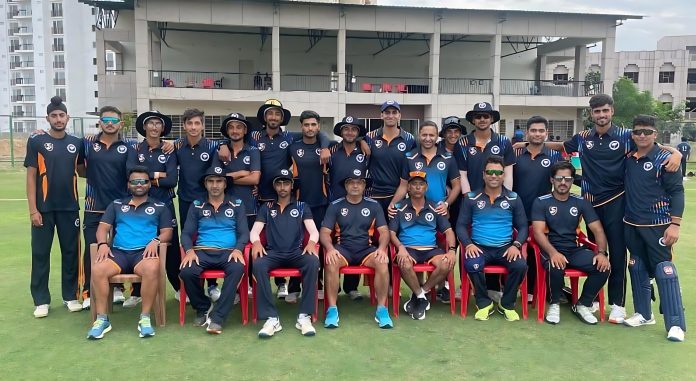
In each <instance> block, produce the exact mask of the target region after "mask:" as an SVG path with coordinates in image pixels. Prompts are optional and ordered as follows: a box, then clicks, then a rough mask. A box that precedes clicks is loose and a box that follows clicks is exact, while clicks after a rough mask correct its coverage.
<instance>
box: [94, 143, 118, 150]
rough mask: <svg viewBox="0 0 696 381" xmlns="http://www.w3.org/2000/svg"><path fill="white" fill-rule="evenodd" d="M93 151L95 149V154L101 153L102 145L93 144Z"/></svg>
mask: <svg viewBox="0 0 696 381" xmlns="http://www.w3.org/2000/svg"><path fill="white" fill-rule="evenodd" d="M118 148H121V147H118ZM92 149H94V152H99V151H101V144H99V143H94V144H92Z"/></svg>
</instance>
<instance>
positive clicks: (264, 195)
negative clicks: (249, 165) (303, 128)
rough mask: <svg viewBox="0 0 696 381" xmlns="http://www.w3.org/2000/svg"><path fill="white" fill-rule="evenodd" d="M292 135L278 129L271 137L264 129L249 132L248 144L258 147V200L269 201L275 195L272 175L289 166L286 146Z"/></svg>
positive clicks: (291, 139) (291, 141) (290, 141)
mask: <svg viewBox="0 0 696 381" xmlns="http://www.w3.org/2000/svg"><path fill="white" fill-rule="evenodd" d="M293 141H294V137H293V135H292V134H291V133H289V132H288V131H280V132H279V133H278V134H276V135H273V136H272V137H271V136H269V135H268V134H267V133H266V130H265V129H264V130H260V131H259V130H255V131H252V132H251V139H250V140H249V144H250V145H253V146H255V147H256V148H258V150H259V152H260V156H261V180H260V181H259V200H262V201H269V200H273V199H275V197H276V194H275V190H274V189H273V175H274V174H275V173H278V171H280V170H281V169H289V168H290V155H289V151H288V148H289V147H290V144H292V143H293Z"/></svg>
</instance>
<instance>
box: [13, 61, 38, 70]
mask: <svg viewBox="0 0 696 381" xmlns="http://www.w3.org/2000/svg"><path fill="white" fill-rule="evenodd" d="M32 67H34V61H21V62H10V69H18V68H32Z"/></svg>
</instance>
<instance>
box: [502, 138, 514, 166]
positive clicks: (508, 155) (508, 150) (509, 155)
mask: <svg viewBox="0 0 696 381" xmlns="http://www.w3.org/2000/svg"><path fill="white" fill-rule="evenodd" d="M503 163H504V164H505V165H504V166H505V167H507V166H508V165H513V164H515V163H517V157H515V151H514V150H513V149H512V144H511V143H510V142H509V141H508V144H506V145H505V150H504V151H503Z"/></svg>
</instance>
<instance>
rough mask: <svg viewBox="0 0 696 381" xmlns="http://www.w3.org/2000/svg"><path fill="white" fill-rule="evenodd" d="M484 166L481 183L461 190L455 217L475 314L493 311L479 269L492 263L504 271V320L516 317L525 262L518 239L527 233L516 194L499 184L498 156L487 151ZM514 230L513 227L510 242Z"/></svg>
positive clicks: (500, 162)
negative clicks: (463, 191) (473, 291)
mask: <svg viewBox="0 0 696 381" xmlns="http://www.w3.org/2000/svg"><path fill="white" fill-rule="evenodd" d="M483 168H484V169H483V182H484V187H483V189H479V190H477V191H474V192H468V193H467V194H465V195H464V198H463V199H462V206H461V209H460V210H459V219H458V220H457V237H459V240H460V241H461V243H462V246H461V247H463V248H464V249H463V251H462V255H463V256H464V258H463V260H464V266H465V268H466V272H467V273H468V274H469V278H470V279H471V282H472V283H473V284H474V289H475V297H476V307H477V308H478V311H476V314H475V315H474V318H475V319H476V320H488V317H489V316H491V315H492V314H493V301H492V300H491V299H490V297H489V296H488V289H487V287H486V277H485V276H484V273H483V269H484V267H485V266H486V265H488V264H496V265H503V266H505V267H506V268H507V270H508V274H507V277H506V280H505V288H504V290H503V296H502V298H501V299H500V303H499V304H498V312H499V313H500V314H502V315H504V316H505V319H506V320H508V321H516V320H519V319H520V317H519V315H518V314H517V312H515V299H517V289H518V288H519V286H520V283H522V280H523V279H524V276H525V274H526V272H527V261H526V259H524V258H523V257H522V254H520V248H521V247H522V242H524V241H525V240H526V239H527V235H528V234H529V232H528V226H527V217H526V216H525V214H524V205H522V200H521V199H520V198H519V197H518V196H517V193H515V192H512V191H510V190H508V189H506V188H505V187H503V175H504V173H505V171H504V164H503V158H502V157H500V156H497V155H491V156H490V157H488V158H487V159H486V161H485V164H484V167H483ZM469 226H471V234H469ZM513 229H516V230H517V238H516V239H515V240H514V241H513V239H512V237H513ZM463 281H464V282H466V279H464V280H463Z"/></svg>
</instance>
